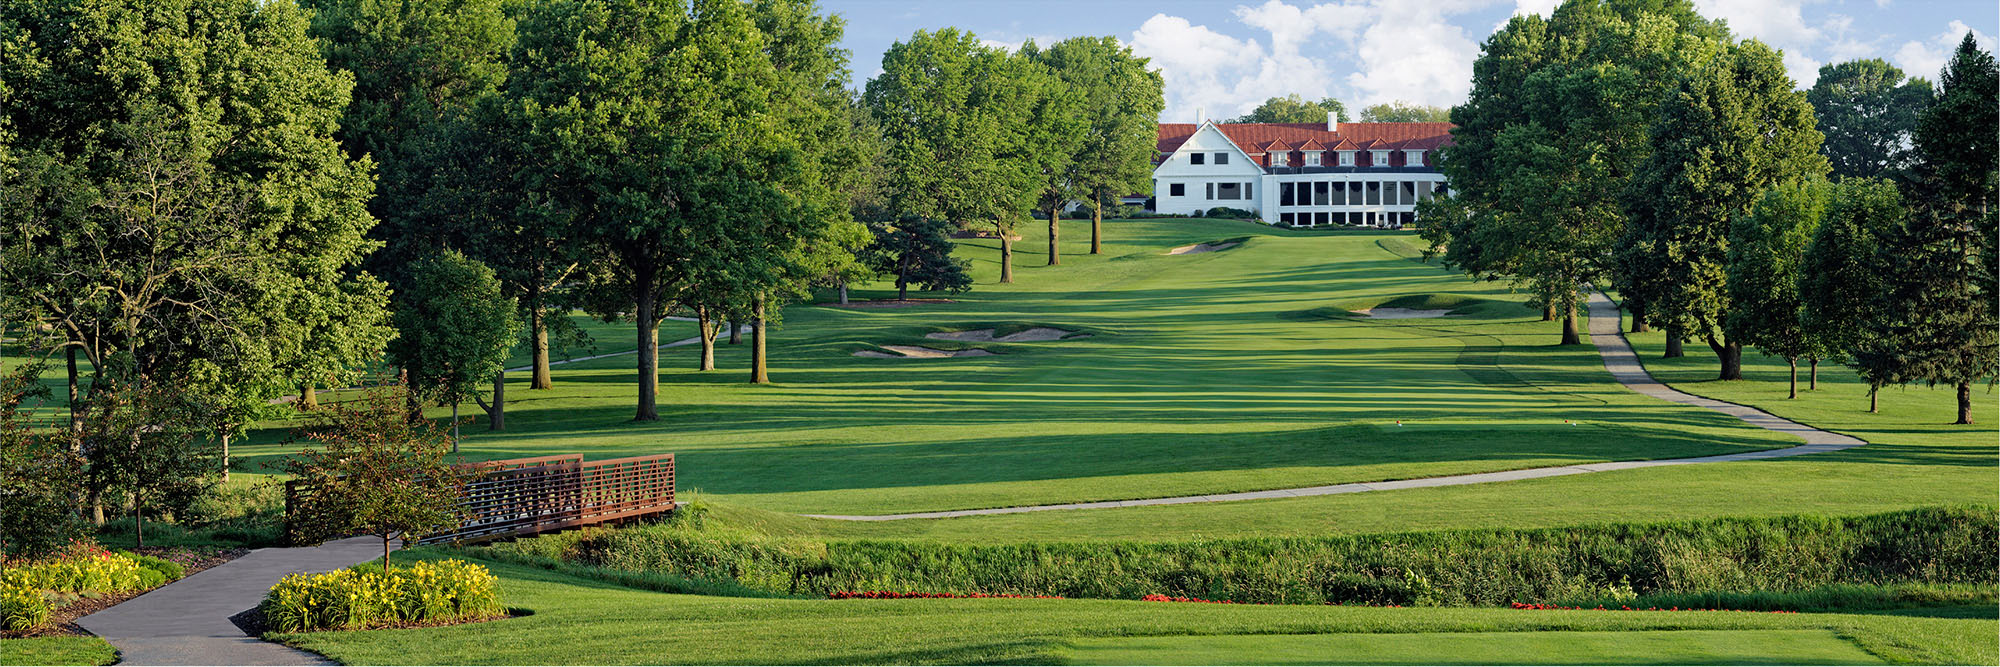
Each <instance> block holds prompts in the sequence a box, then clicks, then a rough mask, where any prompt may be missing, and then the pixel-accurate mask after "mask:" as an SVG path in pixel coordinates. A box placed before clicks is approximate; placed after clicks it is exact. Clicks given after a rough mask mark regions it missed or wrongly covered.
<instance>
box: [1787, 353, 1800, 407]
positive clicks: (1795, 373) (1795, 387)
mask: <svg viewBox="0 0 2000 667" xmlns="http://www.w3.org/2000/svg"><path fill="white" fill-rule="evenodd" d="M1785 365H1788V366H1791V367H1792V390H1791V392H1790V393H1789V394H1787V395H1786V396H1785V398H1798V397H1799V360H1798V359H1797V358H1796V357H1787V358H1785Z"/></svg>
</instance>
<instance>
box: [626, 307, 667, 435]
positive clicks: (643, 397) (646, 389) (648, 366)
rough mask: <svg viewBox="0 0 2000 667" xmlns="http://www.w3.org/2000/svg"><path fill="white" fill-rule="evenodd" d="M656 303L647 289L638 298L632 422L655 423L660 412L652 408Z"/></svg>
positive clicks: (656, 384)
mask: <svg viewBox="0 0 2000 667" xmlns="http://www.w3.org/2000/svg"><path fill="white" fill-rule="evenodd" d="M657 307H658V304H656V303H654V299H653V295H652V293H651V291H650V290H648V291H647V292H645V293H642V294H640V295H639V299H638V305H637V307H636V308H634V310H636V311H638V321H639V333H638V337H639V341H638V344H639V355H638V356H639V408H638V410H637V411H636V412H634V413H633V415H632V421H638V422H650V421H659V420H660V412H659V409H658V408H657V407H656V406H655V405H654V403H655V401H656V400H657V399H658V397H659V394H660V318H659V316H658V315H656V314H655V308H657Z"/></svg>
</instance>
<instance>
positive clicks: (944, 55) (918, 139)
mask: <svg viewBox="0 0 2000 667" xmlns="http://www.w3.org/2000/svg"><path fill="white" fill-rule="evenodd" d="M1014 63H1015V61H1013V60H1012V59H1010V58H1008V57H1007V55H1006V54H1005V53H1002V52H1000V51H997V50H994V49H991V48H988V47H985V46H982V45H981V44H980V43H979V39H978V38H977V37H975V36H973V35H972V34H971V33H967V32H962V31H959V30H957V29H955V28H946V29H943V30H939V31H937V32H924V31H918V32H917V33H916V34H915V35H912V36H911V37H910V39H908V40H906V41H902V42H898V43H896V44H893V45H891V46H890V47H889V49H888V51H886V52H884V53H883V54H882V74H880V75H878V76H876V77H875V78H874V79H871V80H870V81H869V82H868V86H867V89H866V91H865V92H864V93H863V97H862V99H863V100H864V101H865V103H866V104H867V106H868V108H869V110H870V111H872V112H873V113H874V115H875V120H876V122H877V123H878V124H879V125H880V126H881V128H882V135H883V137H884V138H885V139H887V140H888V143H889V150H888V153H887V155H886V156H885V162H886V163H887V165H888V180H887V183H886V184H885V187H884V190H885V191H886V193H887V197H886V199H887V201H888V203H889V212H890V214H891V215H894V216H897V217H903V216H911V217H925V218H935V219H940V220H947V221H951V222H953V223H956V224H959V225H963V226H970V225H972V224H975V223H984V222H990V223H992V224H993V226H994V231H995V232H996V235H997V236H998V240H999V245H1000V282H1002V283H1011V282H1013V281H1014V268H1013V266H1014V265H1013V258H1014V250H1013V245H1012V241H1013V226H1014V223H1015V222H1016V221H1017V220H1018V218H1019V217H1020V216H1021V212H1023V211H1028V210H1031V209H1032V208H1033V207H1034V198H1035V194H1036V192H1037V190H1036V188H1035V181H1036V177H1037V172H1036V169H1035V168H1034V167H1035V164H1034V163H1033V162H1032V161H1031V160H1029V159H1026V158H1027V157H1028V156H1027V155H1026V154H1027V153H1028V151H1029V150H1030V148H1031V147H1032V145H1033V142H1032V137H1031V136H1030V132H1029V127H1030V117H1031V113H1032V107H1033V103H1034V101H1035V99H1036V96H1035V95H1034V91H1018V90H1015V89H1014V84H1015V83H1016V78H1017V77H1016V76H1015V72H1014V71H1013V70H1014V69H1016V68H1015V67H1014Z"/></svg>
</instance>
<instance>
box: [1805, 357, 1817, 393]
mask: <svg viewBox="0 0 2000 667" xmlns="http://www.w3.org/2000/svg"><path fill="white" fill-rule="evenodd" d="M1806 361H1807V362H1809V363H1811V364H1812V371H1811V372H1810V373H1809V374H1807V376H1806V389H1807V390H1808V391H1819V357H1809V358H1807V359H1806Z"/></svg>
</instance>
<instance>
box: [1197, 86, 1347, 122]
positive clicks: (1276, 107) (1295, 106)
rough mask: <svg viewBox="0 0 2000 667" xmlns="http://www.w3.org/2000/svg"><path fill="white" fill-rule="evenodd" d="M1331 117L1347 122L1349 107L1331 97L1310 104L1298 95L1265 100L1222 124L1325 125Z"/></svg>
mask: <svg viewBox="0 0 2000 667" xmlns="http://www.w3.org/2000/svg"><path fill="white" fill-rule="evenodd" d="M1329 115H1331V116H1332V117H1333V120H1335V121H1339V122H1346V121H1347V105H1345V104H1341V103H1340V100H1336V99H1333V98H1331V97H1328V98H1325V99H1322V100H1320V101H1318V102H1308V101H1306V98H1303V97H1300V96H1299V95H1298V93H1293V94H1290V95H1286V96H1284V97H1273V98H1271V99H1268V100H1264V103H1263V104H1259V105H1257V108H1255V109H1251V110H1250V113H1246V114H1243V115H1241V116H1237V117H1235V118H1231V119H1228V120H1224V121H1221V122H1224V123H1324V122H1326V121H1327V117H1328V116H1329Z"/></svg>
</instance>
